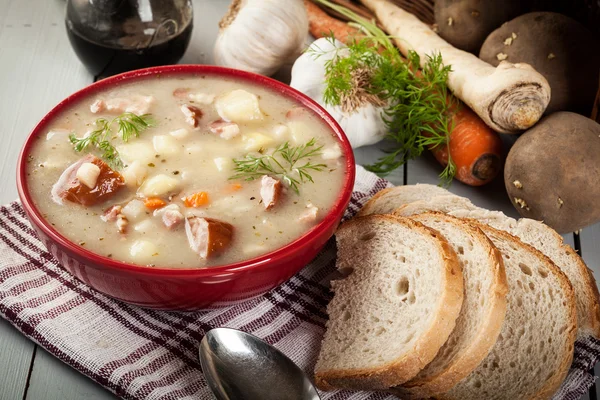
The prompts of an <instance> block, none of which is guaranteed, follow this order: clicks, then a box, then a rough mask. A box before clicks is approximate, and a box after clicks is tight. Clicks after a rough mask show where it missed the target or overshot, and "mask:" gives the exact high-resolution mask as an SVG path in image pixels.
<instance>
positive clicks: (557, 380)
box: [434, 220, 577, 400]
mask: <svg viewBox="0 0 600 400" xmlns="http://www.w3.org/2000/svg"><path fill="white" fill-rule="evenodd" d="M468 221H469V222H470V223H472V224H473V225H475V226H479V227H480V228H481V230H482V231H483V232H484V233H486V234H487V232H492V233H493V234H494V235H497V236H500V237H502V239H504V240H506V241H509V242H512V243H513V244H514V245H516V246H520V247H524V248H526V249H527V251H529V252H532V253H534V254H535V255H536V256H537V257H538V258H539V259H540V261H542V262H543V263H544V264H545V265H546V267H547V268H548V269H549V270H550V272H551V273H552V274H554V275H556V277H557V278H558V281H559V284H560V286H561V288H562V289H563V291H564V292H565V295H566V297H567V299H568V306H569V325H570V327H569V328H568V329H567V332H568V336H567V340H566V342H565V346H564V351H563V352H562V355H561V357H562V359H561V362H560V364H559V366H558V369H557V370H556V371H554V373H553V374H552V376H551V377H549V378H548V379H547V380H546V382H545V384H544V385H543V386H542V387H541V388H540V389H539V390H538V392H536V393H534V394H532V395H530V397H529V398H531V399H549V398H551V397H552V395H553V394H554V393H555V392H556V391H557V390H558V388H559V387H560V385H561V384H562V382H563V381H564V379H565V377H566V376H567V374H568V372H569V368H570V367H571V362H572V361H573V350H574V344H575V340H576V337H577V308H576V302H575V292H574V290H573V286H572V285H571V282H570V281H569V279H568V278H567V276H566V275H565V273H564V272H562V271H561V269H560V268H558V267H557V266H556V264H554V262H552V260H551V259H550V258H549V257H547V256H546V255H544V254H543V253H542V252H541V251H539V250H537V249H536V248H535V247H533V246H531V245H529V244H527V243H525V242H523V241H522V240H521V239H519V238H518V237H516V236H514V235H512V234H510V233H508V232H506V231H502V230H499V229H495V228H492V227H491V226H489V225H485V224H482V223H480V222H478V221H476V220H468ZM509 290H510V288H509ZM434 398H436V399H443V400H464V399H463V398H462V397H460V398H459V397H452V396H450V395H449V394H448V393H443V394H439V395H436V396H434Z"/></svg>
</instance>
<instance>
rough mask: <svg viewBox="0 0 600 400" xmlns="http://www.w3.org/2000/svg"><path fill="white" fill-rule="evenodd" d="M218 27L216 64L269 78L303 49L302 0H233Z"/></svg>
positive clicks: (305, 27)
mask: <svg viewBox="0 0 600 400" xmlns="http://www.w3.org/2000/svg"><path fill="white" fill-rule="evenodd" d="M219 27H220V31H219V35H218V37H217V41H216V43H215V49H214V58H215V63H216V64H217V65H222V66H226V67H231V68H237V69H242V70H245V71H250V72H256V73H259V74H263V75H270V74H273V73H274V72H276V71H277V70H278V69H279V68H280V67H281V66H282V65H283V64H284V63H285V62H286V61H288V60H289V59H290V58H292V57H296V56H298V55H299V54H300V52H301V51H302V49H303V48H304V40H305V38H306V36H307V32H308V17H307V16H306V9H305V8H304V3H303V2H302V0H285V1H284V0H233V3H232V4H231V5H230V6H229V11H228V12H227V14H226V15H225V16H224V17H223V19H222V20H221V22H220V23H219Z"/></svg>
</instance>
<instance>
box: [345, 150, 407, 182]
mask: <svg viewBox="0 0 600 400" xmlns="http://www.w3.org/2000/svg"><path fill="white" fill-rule="evenodd" d="M386 145H387V144H385V143H384V144H380V143H378V144H374V145H371V146H365V147H360V148H358V149H355V150H354V157H355V159H356V163H357V164H359V165H369V164H373V163H374V162H375V161H377V159H379V157H382V156H383V155H385V153H384V152H383V151H382V149H383V148H385V147H386ZM385 179H387V180H388V181H390V182H392V183H393V184H394V185H396V186H399V185H404V167H400V168H398V169H397V170H395V171H393V172H391V173H390V174H389V175H387V176H385Z"/></svg>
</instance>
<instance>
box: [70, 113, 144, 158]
mask: <svg viewBox="0 0 600 400" xmlns="http://www.w3.org/2000/svg"><path fill="white" fill-rule="evenodd" d="M115 124H116V125H117V132H116V135H115V132H114V131H113V126H114V125H115ZM95 125H96V129H95V130H93V131H92V132H90V133H89V134H87V135H85V136H83V137H81V138H79V137H77V136H75V134H71V135H69V140H70V142H71V144H73V148H74V149H75V151H77V152H82V151H84V150H86V149H87V148H88V147H95V148H97V149H98V150H99V151H100V153H101V155H100V157H101V158H102V159H104V161H106V162H107V163H108V164H109V165H110V166H111V167H113V168H117V169H119V168H122V167H123V161H122V160H121V157H120V156H119V152H118V151H117V149H116V147H115V146H114V145H113V144H112V143H111V141H112V140H114V139H116V138H118V137H120V138H121V139H122V140H123V141H124V142H127V141H129V140H130V139H132V138H134V137H139V136H140V133H141V132H142V131H144V130H146V129H147V128H150V127H151V126H154V120H153V119H152V116H151V115H150V114H143V115H137V114H134V113H130V112H126V113H123V114H121V115H119V116H118V117H115V118H113V119H112V120H108V119H106V118H98V119H97V120H96V122H95Z"/></svg>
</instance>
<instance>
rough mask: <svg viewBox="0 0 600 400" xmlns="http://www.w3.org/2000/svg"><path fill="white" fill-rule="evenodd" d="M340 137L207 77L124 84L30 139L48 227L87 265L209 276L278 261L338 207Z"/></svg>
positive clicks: (267, 97) (249, 89) (308, 117)
mask: <svg viewBox="0 0 600 400" xmlns="http://www.w3.org/2000/svg"><path fill="white" fill-rule="evenodd" d="M345 172H346V171H345V160H344V157H343V155H342V152H341V149H340V146H339V144H338V142H337V139H336V138H334V137H333V136H332V133H331V132H330V130H329V129H328V128H327V127H326V126H325V125H324V123H323V122H322V121H320V120H319V119H318V118H317V117H315V116H314V115H312V114H311V113H310V112H308V110H306V109H304V108H302V107H301V106H300V105H298V104H296V103H294V102H293V101H291V100H287V99H284V98H282V97H280V96H279V95H277V94H276V93H274V92H272V91H269V90H267V89H263V88H260V87H257V86H254V85H250V84H248V83H246V82H240V81H236V80H224V79H223V78H217V77H211V76H188V77H185V78H172V77H154V78H148V79H145V80H143V81H138V82H134V83H126V84H122V85H121V86H118V87H116V88H114V89H111V90H110V91H106V92H101V93H98V94H97V95H95V96H93V97H91V98H87V99H85V100H83V101H81V102H80V103H79V104H77V105H75V106H73V107H71V108H70V109H67V110H65V111H64V112H63V113H62V114H61V115H60V116H58V117H57V118H56V119H55V120H54V122H53V123H52V124H51V126H49V128H48V129H47V131H46V132H44V134H43V135H41V136H40V137H39V138H37V139H36V142H35V144H34V146H33V149H32V151H31V153H30V156H29V159H28V186H29V190H30V192H31V195H32V197H33V199H34V202H35V204H36V205H37V207H38V209H39V210H40V211H41V213H42V214H43V216H44V217H45V218H46V219H47V220H48V221H49V222H50V223H51V224H52V225H53V226H54V228H55V229H56V230H57V231H59V232H60V233H61V234H63V235H64V236H66V237H67V238H69V239H70V240H71V241H73V242H74V243H76V244H78V245H80V246H82V247H85V248H86V249H89V250H90V251H93V252H94V253H97V254H100V255H103V256H107V257H110V258H113V259H115V260H120V261H124V262H129V263H134V264H138V265H147V266H160V267H172V268H177V267H186V268H187V267H200V268H201V267H207V266H212V265H221V264H227V263H232V262H237V261H242V260H246V259H250V258H253V257H256V256H260V255H262V254H265V253H268V252H270V251H273V250H276V249H278V248H280V247H282V246H284V245H286V244H288V243H290V242H292V241H293V240H295V239H297V238H298V237H300V236H302V235H303V234H304V233H306V232H307V231H308V230H309V229H311V228H312V227H314V226H315V225H316V224H318V223H319V222H320V221H321V219H322V218H323V217H324V216H325V215H326V214H327V213H328V212H329V211H330V209H331V208H332V206H333V205H334V203H335V201H336V199H337V198H338V196H339V194H340V191H341V187H342V184H343V180H344V174H345Z"/></svg>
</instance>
